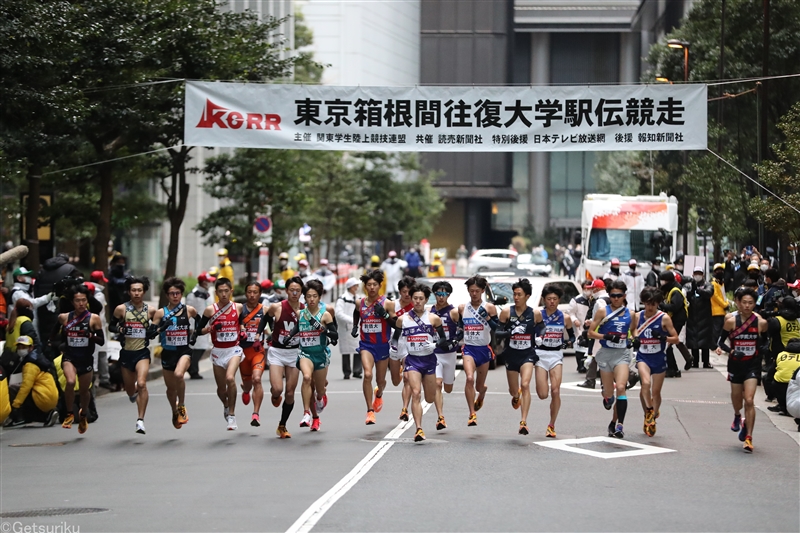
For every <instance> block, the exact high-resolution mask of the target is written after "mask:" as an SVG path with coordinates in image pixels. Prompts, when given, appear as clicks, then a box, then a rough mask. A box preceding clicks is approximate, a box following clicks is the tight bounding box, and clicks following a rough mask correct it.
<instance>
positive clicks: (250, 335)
mask: <svg viewBox="0 0 800 533" xmlns="http://www.w3.org/2000/svg"><path fill="white" fill-rule="evenodd" d="M247 342H256V332H255V331H248V332H247Z"/></svg>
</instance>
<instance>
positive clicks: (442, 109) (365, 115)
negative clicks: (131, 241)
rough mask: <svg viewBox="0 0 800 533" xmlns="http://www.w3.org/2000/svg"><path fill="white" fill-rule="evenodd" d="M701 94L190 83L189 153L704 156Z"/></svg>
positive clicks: (630, 88)
mask: <svg viewBox="0 0 800 533" xmlns="http://www.w3.org/2000/svg"><path fill="white" fill-rule="evenodd" d="M706 100H707V88H706V86H705V85H596V86H579V87H578V86H576V87H413V88H408V87H330V86H305V85H267V84H257V83H223V82H197V81H188V82H186V117H185V141H184V142H185V143H186V144H188V145H192V146H225V147H241V148H288V149H303V150H352V151H367V150H379V151H407V152H556V151H597V150H704V149H705V148H706V139H707V131H706V130H707V116H706V115H707V113H706V110H707V103H706Z"/></svg>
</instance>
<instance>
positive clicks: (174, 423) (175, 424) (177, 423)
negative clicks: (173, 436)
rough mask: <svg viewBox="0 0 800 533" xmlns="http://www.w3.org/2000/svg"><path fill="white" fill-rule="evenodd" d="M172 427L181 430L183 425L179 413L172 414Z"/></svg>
mask: <svg viewBox="0 0 800 533" xmlns="http://www.w3.org/2000/svg"><path fill="white" fill-rule="evenodd" d="M172 427H174V428H175V429H181V428H182V427H183V424H181V422H180V420H179V419H178V413H177V412H175V413H172Z"/></svg>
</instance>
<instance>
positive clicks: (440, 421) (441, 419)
mask: <svg viewBox="0 0 800 533" xmlns="http://www.w3.org/2000/svg"><path fill="white" fill-rule="evenodd" d="M443 429H447V422H445V421H444V417H443V416H440V417H439V418H438V420H436V430H437V431H441V430H443Z"/></svg>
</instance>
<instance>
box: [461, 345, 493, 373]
mask: <svg viewBox="0 0 800 533" xmlns="http://www.w3.org/2000/svg"><path fill="white" fill-rule="evenodd" d="M462 357H472V359H473V361H475V366H476V367H478V366H483V365H485V364H486V363H488V362H489V361H491V360H492V351H491V350H489V347H488V346H473V345H471V344H465V345H464V350H463V353H462Z"/></svg>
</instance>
